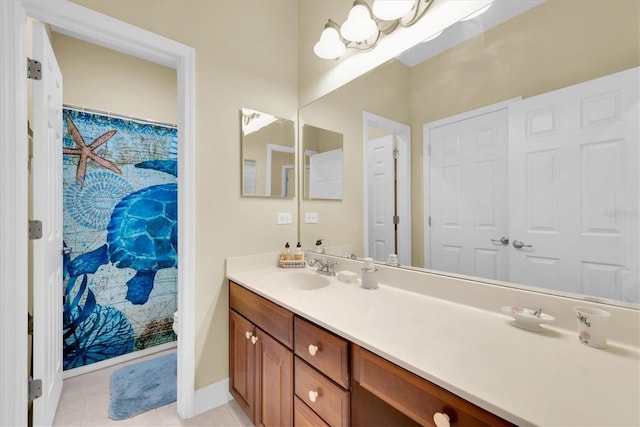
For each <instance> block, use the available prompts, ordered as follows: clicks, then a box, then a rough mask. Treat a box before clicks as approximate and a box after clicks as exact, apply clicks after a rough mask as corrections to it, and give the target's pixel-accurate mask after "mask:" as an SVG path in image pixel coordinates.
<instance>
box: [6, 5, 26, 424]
mask: <svg viewBox="0 0 640 427" xmlns="http://www.w3.org/2000/svg"><path fill="white" fill-rule="evenodd" d="M26 19H27V16H26V13H25V11H24V9H23V7H22V6H21V5H20V3H19V2H14V1H0V93H2V96H0V209H1V210H2V215H0V310H2V319H3V321H2V322H0V337H2V344H1V345H0V378H2V381H0V425H2V426H25V425H27V403H28V402H27V381H26V380H27V372H28V371H27V367H28V365H27V300H28V293H27V283H28V280H29V276H28V265H27V260H28V249H27V248H28V242H27V233H26V230H27V215H28V212H27V206H28V198H27V197H28V196H27V194H28V184H27V182H28V175H27V156H28V151H27V147H28V145H27V103H26V101H27V95H26V93H27V79H26V78H25V76H26V72H27V69H26V59H25V58H26V38H25V37H26Z"/></svg>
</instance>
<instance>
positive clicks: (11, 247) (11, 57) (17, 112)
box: [0, 0, 196, 425]
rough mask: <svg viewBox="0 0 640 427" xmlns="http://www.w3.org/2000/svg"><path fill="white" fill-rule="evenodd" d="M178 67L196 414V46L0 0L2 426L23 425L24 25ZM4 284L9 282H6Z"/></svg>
mask: <svg viewBox="0 0 640 427" xmlns="http://www.w3.org/2000/svg"><path fill="white" fill-rule="evenodd" d="M27 17H31V18H34V19H37V20H40V21H42V22H45V23H48V24H50V25H51V26H52V27H53V28H54V29H55V31H57V32H60V33H62V34H65V35H68V36H71V37H74V38H77V39H80V40H84V41H87V42H89V43H93V44H97V45H100V46H103V47H106V48H108V49H113V50H116V51H118V52H121V53H125V54H128V55H131V56H135V57H138V58H142V59H145V60H147V61H151V62H154V63H157V64H161V65H164V66H167V67H171V68H174V69H176V72H177V94H178V96H177V102H178V129H179V132H178V162H179V164H180V168H179V172H178V185H179V187H180V189H181V190H180V191H179V192H178V214H179V216H180V217H181V218H183V219H184V220H183V221H181V222H180V224H179V234H178V239H179V240H178V246H179V248H180V250H179V252H178V265H179V266H180V268H178V310H179V311H180V318H181V321H180V323H179V331H178V336H179V337H180V338H179V339H178V384H177V392H178V393H177V394H178V399H177V411H178V415H179V416H180V417H181V418H189V417H192V416H193V415H194V411H195V405H194V395H195V333H194V322H195V313H194V311H195V292H194V284H195V259H194V256H195V249H194V248H195V221H194V219H195V155H194V154H195V83H196V81H195V49H193V48H192V47H189V46H186V45H183V44H181V43H178V42H176V41H173V40H170V39H168V38H166V37H163V36H160V35H158V34H155V33H152V32H149V31H147V30H143V29H141V28H138V27H135V26H133V25H131V24H127V23H125V22H123V21H120V20H117V19H115V18H112V17H109V16H107V15H104V14H101V13H98V12H96V11H93V10H91V9H87V8H85V7H83V6H80V5H77V4H75V3H72V2H70V1H68V0H49V1H46V2H43V1H37V0H17V1H11V2H0V89H1V91H2V94H3V97H2V100H0V141H2V143H1V144H0V159H1V160H0V188H1V191H0V209H2V212H3V214H2V220H1V221H0V236H1V238H0V255H1V256H0V281H1V283H3V286H2V287H1V288H0V289H1V290H0V309H1V310H2V312H3V316H4V319H5V321H4V322H1V324H0V332H1V335H0V336H2V339H3V345H2V346H0V374H1V375H0V376H1V377H2V382H1V384H0V425H26V424H27V404H28V401H27V381H26V377H27V372H28V371H27V316H25V312H26V311H27V307H28V292H27V283H28V277H29V266H28V259H29V253H28V238H27V232H26V230H27V219H28V198H29V195H28V194H29V193H28V170H27V158H28V141H27V132H26V129H27V79H26V59H25V58H26V40H27V38H26V20H27ZM7 284H10V285H7Z"/></svg>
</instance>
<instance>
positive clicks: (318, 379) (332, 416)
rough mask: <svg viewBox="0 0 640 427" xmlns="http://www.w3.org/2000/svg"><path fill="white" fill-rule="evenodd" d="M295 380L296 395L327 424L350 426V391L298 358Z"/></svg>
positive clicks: (296, 359) (296, 360)
mask: <svg viewBox="0 0 640 427" xmlns="http://www.w3.org/2000/svg"><path fill="white" fill-rule="evenodd" d="M294 378H295V386H294V388H295V394H296V395H297V396H298V397H299V398H300V400H302V401H303V402H304V403H306V404H307V406H309V407H310V408H311V409H313V411H314V412H315V413H317V414H318V415H320V416H321V417H322V418H323V419H324V421H325V422H327V423H328V424H329V425H331V426H347V425H349V412H350V408H349V392H348V391H345V390H343V389H342V388H340V387H339V386H337V385H335V384H334V383H333V382H331V381H330V380H328V379H327V378H325V377H324V376H323V375H322V374H321V373H319V372H318V371H316V370H315V369H313V368H312V367H311V366H309V365H307V364H306V363H305V362H304V361H302V360H301V359H300V358H298V357H296V358H295V375H294ZM315 393H317V394H315ZM312 399H313V400H315V401H312Z"/></svg>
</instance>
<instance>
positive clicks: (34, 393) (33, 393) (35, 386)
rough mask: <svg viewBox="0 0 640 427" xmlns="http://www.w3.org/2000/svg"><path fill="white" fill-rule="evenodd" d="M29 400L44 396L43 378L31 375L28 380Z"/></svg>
mask: <svg viewBox="0 0 640 427" xmlns="http://www.w3.org/2000/svg"><path fill="white" fill-rule="evenodd" d="M28 389H29V400H36V399H37V398H39V397H40V396H42V380H34V379H33V378H32V377H29V380H28Z"/></svg>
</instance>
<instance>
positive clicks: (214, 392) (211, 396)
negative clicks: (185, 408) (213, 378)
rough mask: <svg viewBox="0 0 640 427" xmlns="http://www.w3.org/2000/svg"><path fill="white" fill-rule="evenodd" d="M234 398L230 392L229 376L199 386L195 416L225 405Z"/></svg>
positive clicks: (196, 393)
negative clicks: (201, 386) (204, 385)
mask: <svg viewBox="0 0 640 427" xmlns="http://www.w3.org/2000/svg"><path fill="white" fill-rule="evenodd" d="M231 399H233V397H231V394H230V393H229V378H225V379H224V380H222V381H218V382H217V383H213V384H211V385H208V386H206V387H203V388H199V389H198V390H196V392H195V396H194V400H195V402H194V416H197V415H199V414H202V413H203V412H207V411H210V410H211V409H213V408H217V407H218V406H220V405H224V404H225V403H227V402H228V401H230V400H231Z"/></svg>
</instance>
